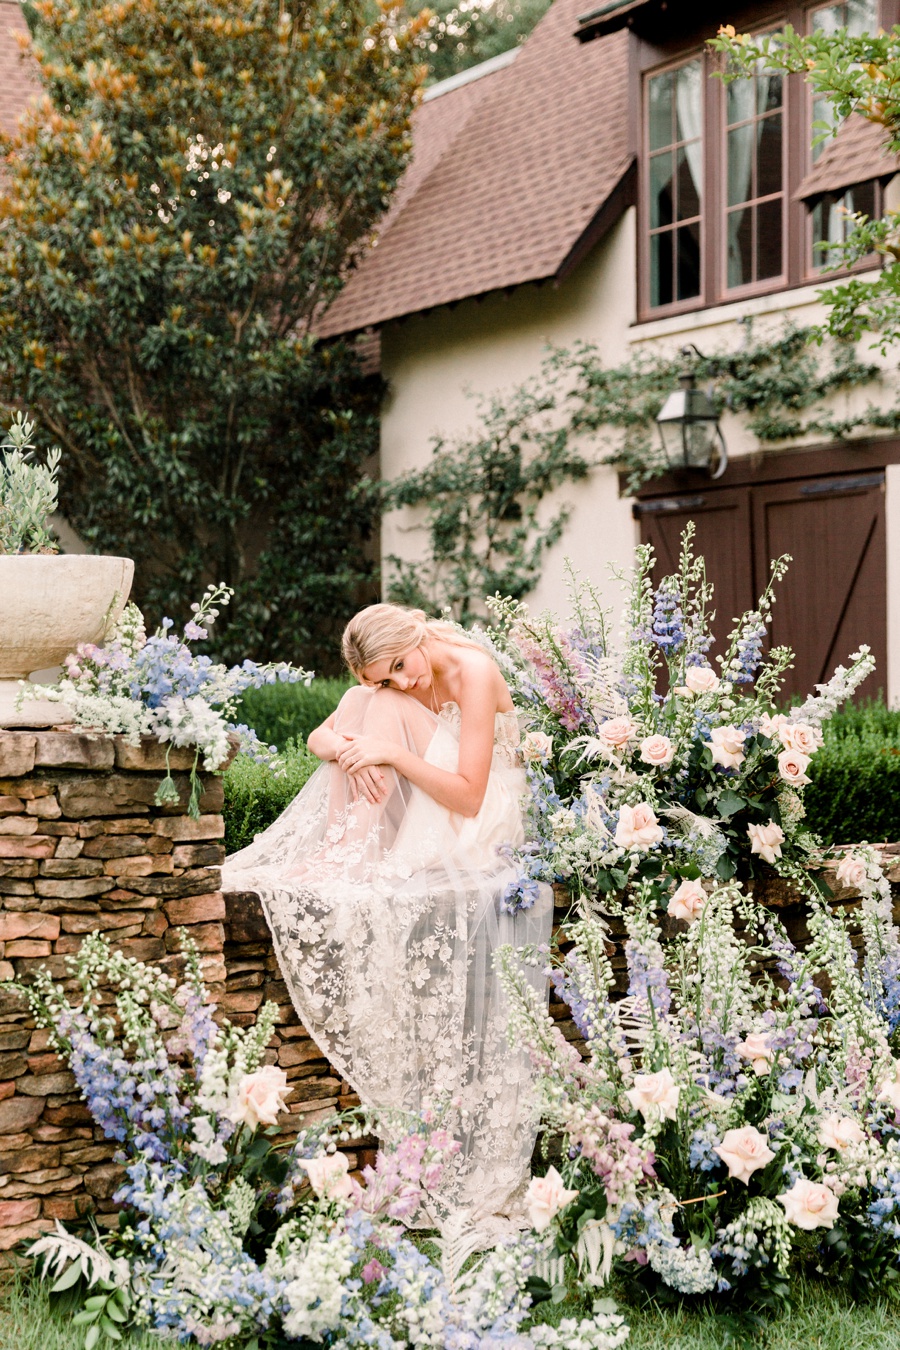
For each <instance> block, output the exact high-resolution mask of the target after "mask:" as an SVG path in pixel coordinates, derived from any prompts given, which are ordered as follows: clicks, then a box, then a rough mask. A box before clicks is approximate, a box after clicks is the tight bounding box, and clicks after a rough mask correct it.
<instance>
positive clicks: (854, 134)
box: [795, 113, 900, 201]
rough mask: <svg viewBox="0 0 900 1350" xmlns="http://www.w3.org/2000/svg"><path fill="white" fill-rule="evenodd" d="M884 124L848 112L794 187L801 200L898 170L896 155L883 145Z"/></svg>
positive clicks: (887, 176)
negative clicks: (814, 161)
mask: <svg viewBox="0 0 900 1350" xmlns="http://www.w3.org/2000/svg"><path fill="white" fill-rule="evenodd" d="M886 134H887V133H886V132H885V129H884V127H882V126H879V125H878V124H877V123H876V122H870V121H869V120H868V119H867V118H865V117H859V116H858V115H857V114H855V113H852V114H851V115H850V116H849V117H848V118H847V119H846V121H845V122H844V123H843V124H842V126H841V127H839V129H838V133H837V135H836V136H835V138H834V140H831V141H826V142H825V143H824V144H825V149H824V150H823V151H822V154H821V156H820V157H819V160H818V161H817V163H816V165H815V167H814V168H813V169H812V170H811V171H810V172H809V173H808V174H807V175H806V177H805V178H804V180H803V182H802V183H801V184H800V186H799V188H798V189H797V192H796V194H795V195H796V196H797V197H798V198H799V199H800V200H801V201H808V200H809V198H810V197H821V196H822V194H823V193H824V192H839V191H841V190H842V189H843V188H848V187H851V186H852V185H853V184H854V183H868V182H869V181H870V180H871V179H873V178H892V177H893V176H894V174H895V173H898V172H900V157H898V156H897V155H891V154H888V152H887V151H886V150H885V148H884V142H885V138H886Z"/></svg>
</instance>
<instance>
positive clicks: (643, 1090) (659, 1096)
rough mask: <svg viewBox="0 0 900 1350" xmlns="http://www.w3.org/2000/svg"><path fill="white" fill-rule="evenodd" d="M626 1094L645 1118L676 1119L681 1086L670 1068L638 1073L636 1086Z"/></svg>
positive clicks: (635, 1080)
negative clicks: (655, 1071)
mask: <svg viewBox="0 0 900 1350" xmlns="http://www.w3.org/2000/svg"><path fill="white" fill-rule="evenodd" d="M625 1096H626V1097H627V1098H628V1100H629V1101H630V1102H631V1105H632V1106H633V1107H634V1109H635V1111H640V1113H641V1115H642V1116H643V1117H644V1119H645V1120H674V1119H675V1117H676V1116H677V1114H678V1098H679V1097H680V1096H681V1088H680V1087H679V1086H678V1084H677V1083H676V1082H675V1079H674V1078H673V1077H672V1074H671V1073H670V1071H669V1070H668V1069H660V1070H659V1071H658V1072H657V1073H636V1074H635V1076H634V1087H632V1088H629V1089H628V1090H627V1091H626V1093H625Z"/></svg>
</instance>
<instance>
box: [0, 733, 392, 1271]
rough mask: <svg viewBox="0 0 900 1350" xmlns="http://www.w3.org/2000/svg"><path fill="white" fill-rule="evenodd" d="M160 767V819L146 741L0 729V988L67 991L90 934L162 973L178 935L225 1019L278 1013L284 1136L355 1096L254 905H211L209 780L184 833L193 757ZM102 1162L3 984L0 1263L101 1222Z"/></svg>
mask: <svg viewBox="0 0 900 1350" xmlns="http://www.w3.org/2000/svg"><path fill="white" fill-rule="evenodd" d="M170 759H171V767H172V770H173V776H174V778H175V782H176V785H177V787H178V789H179V802H178V804H177V805H172V806H165V807H158V806H155V805H154V801H153V799H154V795H155V793H156V789H157V787H158V786H159V782H160V778H161V776H162V774H163V773H164V772H165V748H164V747H163V746H161V745H160V744H159V743H158V742H156V741H153V740H149V739H148V740H145V741H144V742H143V743H142V745H141V746H140V747H132V746H129V745H127V744H125V743H124V741H123V740H122V738H121V737H114V736H103V735H88V734H80V733H74V732H72V731H69V730H64V729H55V730H50V731H18V730H16V731H0V981H7V980H17V981H22V982H27V981H28V980H29V978H31V976H32V973H33V972H34V971H35V970H36V969H37V968H38V967H40V966H43V967H46V968H47V969H49V971H50V972H51V974H52V975H53V976H54V978H55V979H57V980H60V981H62V982H63V983H65V981H66V979H67V976H68V975H69V971H68V966H67V964H66V957H67V956H71V955H72V953H74V952H77V950H78V948H79V947H80V945H81V943H82V941H83V940H84V937H85V935H86V934H87V933H91V932H94V931H96V930H101V931H103V932H104V933H106V934H108V936H109V939H110V941H111V942H112V944H113V946H115V947H116V948H118V949H120V950H121V951H123V952H125V953H126V954H127V955H129V956H132V957H136V958H137V959H138V960H141V961H145V962H149V963H152V964H155V965H158V966H159V967H160V969H161V970H165V971H167V972H173V971H176V970H177V969H178V966H179V962H180V961H181V957H180V955H179V951H180V939H179V931H178V930H179V929H183V930H184V931H186V932H187V933H189V934H190V935H191V937H192V938H193V940H194V942H195V943H196V945H197V947H198V948H199V950H200V953H201V961H202V968H203V973H204V977H205V979H206V981H207V983H208V985H209V988H210V990H211V992H212V994H213V996H214V998H215V999H216V1001H217V1002H218V1004H219V1007H220V1009H221V1012H222V1013H223V1014H224V1015H226V1016H228V1017H229V1018H230V1019H231V1020H232V1021H234V1022H236V1023H239V1024H241V1025H247V1024H248V1023H252V1022H253V1020H254V1018H255V1017H256V1014H257V1011H258V1009H259V1008H260V1007H261V1006H262V1004H263V1003H264V1002H265V1001H266V1000H269V999H270V1000H272V1001H274V1002H275V1003H277V1005H278V1019H277V1027H276V1034H275V1036H274V1037H273V1040H272V1043H271V1046H270V1049H269V1052H268V1056H267V1058H268V1059H269V1060H270V1061H271V1062H274V1063H278V1064H280V1065H281V1066H282V1067H283V1068H284V1070H285V1073H286V1074H287V1077H288V1079H289V1080H290V1084H291V1092H290V1096H289V1099H288V1113H287V1114H286V1115H285V1116H284V1117H283V1118H282V1122H281V1123H282V1126H283V1129H284V1131H285V1133H289V1132H291V1131H293V1130H295V1129H296V1128H297V1126H298V1124H299V1123H300V1122H301V1121H303V1120H307V1121H308V1120H310V1119H312V1118H314V1117H317V1116H320V1115H322V1114H325V1113H327V1112H328V1111H330V1110H332V1109H334V1108H335V1107H338V1106H344V1105H349V1104H351V1103H353V1102H354V1101H355V1098H353V1097H352V1096H351V1095H350V1092H349V1089H348V1087H347V1085H346V1084H343V1083H342V1082H341V1080H340V1078H339V1077H338V1076H337V1075H336V1074H335V1073H334V1072H333V1071H332V1069H331V1068H330V1066H329V1065H328V1064H327V1063H326V1061H325V1060H324V1059H323V1058H322V1056H321V1054H320V1053H319V1051H318V1049H317V1048H316V1046H315V1045H314V1044H313V1042H312V1041H311V1040H310V1039H309V1036H308V1035H307V1033H306V1031H305V1030H304V1028H303V1027H302V1026H301V1024H300V1022H299V1021H298V1019H297V1017H296V1014H295V1013H294V1010H293V1007H292V1006H291V1003H290V999H289V997H288V994H287V989H286V988H285V985H284V983H283V981H282V980H281V979H280V977H279V973H278V969H277V966H276V962H275V957H274V954H273V952H272V947H271V944H270V942H269V940H268V931H267V929H266V925H265V921H264V919H263V916H262V912H261V910H260V907H259V903H258V901H257V900H256V897H255V896H239V895H229V896H227V897H226V896H223V894H222V892H221V888H220V875H219V868H220V865H221V863H222V860H223V858H224V848H223V846H222V837H223V821H222V816H221V814H220V811H221V807H222V801H223V792H222V784H221V781H220V779H218V778H216V777H214V776H212V775H209V776H207V777H206V779H205V784H204V788H205V790H204V792H203V795H202V796H201V799H200V811H201V815H200V818H199V820H194V819H192V818H191V817H190V816H189V815H188V814H187V799H188V788H189V780H188V773H187V772H186V771H187V770H188V769H189V768H190V765H191V763H192V762H193V754H192V753H189V752H187V751H177V750H176V751H173V752H172V753H171V756H170ZM107 997H108V998H109V999H110V1000H111V999H112V993H111V991H110V992H109V993H108V995H107ZM114 1151H115V1145H114V1144H112V1143H111V1142H110V1141H108V1140H106V1139H104V1138H103V1135H102V1133H101V1132H100V1130H99V1129H98V1128H97V1126H95V1125H94V1123H93V1121H92V1119H91V1117H90V1114H89V1112H88V1110H87V1107H86V1106H85V1104H84V1102H83V1100H82V1098H81V1096H80V1094H79V1092H78V1091H77V1089H76V1086H75V1080H74V1078H73V1077H72V1075H71V1073H69V1072H68V1070H67V1069H66V1066H65V1065H64V1064H62V1063H61V1062H60V1060H59V1059H58V1058H57V1056H56V1055H55V1054H53V1052H52V1051H51V1049H50V1047H49V1037H48V1034H47V1032H46V1031H43V1030H40V1029H38V1028H36V1027H35V1025H34V1021H33V1019H32V1017H31V1016H30V1014H29V1011H28V1007H27V1004H26V1003H25V1001H24V999H23V998H22V996H21V995H20V994H18V993H17V992H16V991H15V990H13V989H10V988H9V987H8V986H7V987H0V1252H5V1251H9V1249H10V1248H12V1247H13V1246H14V1245H15V1244H16V1243H17V1242H19V1241H20V1240H21V1239H23V1238H26V1237H32V1236H34V1235H36V1234H38V1233H40V1232H42V1231H44V1230H46V1229H48V1228H52V1226H53V1221H54V1220H55V1219H62V1220H72V1219H74V1218H76V1217H77V1216H78V1215H79V1214H81V1213H85V1212H93V1213H94V1214H95V1215H96V1216H97V1219H98V1221H99V1222H101V1223H104V1222H107V1223H109V1222H113V1221H114V1211H115V1205H114V1202H113V1200H112V1195H113V1193H114V1191H115V1190H116V1188H117V1185H118V1181H119V1176H120V1168H119V1167H118V1166H117V1164H116V1163H115V1162H114V1161H113V1153H114ZM365 1160H366V1159H365V1158H354V1159H353V1161H354V1162H359V1161H365Z"/></svg>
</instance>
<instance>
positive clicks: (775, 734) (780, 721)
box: [759, 713, 787, 741]
mask: <svg viewBox="0 0 900 1350" xmlns="http://www.w3.org/2000/svg"><path fill="white" fill-rule="evenodd" d="M786 722H787V718H786V717H785V715H784V713H776V714H775V715H774V717H772V716H770V715H769V713H763V715H762V717H761V718H760V719H759V729H760V731H761V732H762V734H763V735H764V736H768V737H769V739H770V740H773V741H775V740H779V739H780V737H781V728H782V727H783V726H784V724H785V723H786Z"/></svg>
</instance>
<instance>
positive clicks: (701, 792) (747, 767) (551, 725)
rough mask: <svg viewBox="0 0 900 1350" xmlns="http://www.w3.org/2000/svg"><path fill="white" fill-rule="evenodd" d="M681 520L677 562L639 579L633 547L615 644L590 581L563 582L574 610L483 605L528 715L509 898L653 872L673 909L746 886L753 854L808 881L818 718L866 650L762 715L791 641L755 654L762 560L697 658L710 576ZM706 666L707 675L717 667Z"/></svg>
mask: <svg viewBox="0 0 900 1350" xmlns="http://www.w3.org/2000/svg"><path fill="white" fill-rule="evenodd" d="M693 535H694V526H693V522H691V523H690V524H689V525H688V526H687V528H686V529H685V531H684V533H683V535H682V541H681V554H680V560H679V569H678V571H677V572H676V573H674V574H673V575H671V576H666V577H663V578H662V579H661V580H660V582H659V584H658V585H656V586H654V585H653V582H652V580H651V571H652V568H653V550H652V548H651V547H650V546H649V545H642V546H640V547H639V548H638V549H637V554H636V563H635V568H634V572H633V575H632V578H631V581H630V583H629V585H628V599H627V604H626V607H625V616H626V633H625V638H624V641H623V643H622V644H621V649H620V650H616V649H615V648H614V645H613V643H612V641H611V639H610V636H609V629H608V619H607V615H606V614H605V613H604V611H603V610H602V609H601V608H600V606H599V604H598V603H597V601H596V597H595V596H594V594H593V592H592V591H591V590H590V588H589V587H584V586H580V585H578V584H576V585H574V587H573V591H574V608H575V617H574V619H573V621H572V622H571V623H570V624H569V625H567V626H565V625H560V624H558V623H557V622H556V621H555V620H554V618H553V617H552V616H546V617H543V618H539V619H532V618H531V617H529V615H528V613H527V611H526V610H525V608H524V607H523V606H522V605H520V604H517V603H515V602H511V601H502V600H499V599H497V600H494V601H493V602H492V605H493V608H494V611H495V614H496V617H497V620H498V626H497V629H496V630H495V633H494V635H493V636H492V638H491V639H490V640H491V641H492V643H493V646H494V651H495V654H496V655H497V658H498V659H499V660H500V662H501V664H502V665H503V666H504V669H505V673H506V674H507V678H508V680H509V683H510V685H511V686H512V688H513V691H514V698H515V701H516V703H517V706H518V708H519V709H520V711H521V713H522V715H523V719H524V720H525V722H526V724H527V733H526V735H525V737H524V743H523V753H524V756H525V759H526V764H527V768H528V778H529V785H530V789H531V792H530V823H529V829H528V830H527V837H528V840H529V842H528V844H527V845H526V846H525V848H524V849H523V850H521V851H520V854H519V860H520V863H521V880H520V881H519V882H518V883H514V884H513V885H512V886H511V887H510V889H509V892H508V894H507V897H506V902H507V905H508V907H509V908H510V909H513V910H515V909H517V908H522V907H524V906H527V905H528V904H531V903H533V900H534V897H535V895H536V891H537V886H538V883H539V882H553V881H562V882H564V883H565V884H566V886H567V887H568V889H569V891H570V893H571V894H572V896H573V898H574V899H577V898H579V897H582V896H584V897H588V898H594V899H596V898H597V897H602V896H606V895H610V894H612V893H616V892H621V891H624V890H625V889H626V888H628V887H636V886H640V885H641V884H642V883H643V882H652V883H653V884H654V886H655V891H656V896H657V900H658V901H659V903H660V904H661V905H666V904H667V905H668V906H669V909H670V913H672V914H675V915H676V916H677V917H687V916H688V913H689V912H690V911H691V910H692V908H696V907H697V906H698V905H700V904H702V903H703V898H704V896H705V894H706V888H708V886H709V885H710V884H718V883H720V882H725V881H729V880H731V879H732V878H734V877H737V878H738V879H740V880H747V879H749V878H750V877H752V876H753V875H754V874H756V873H757V872H758V871H759V868H760V865H761V864H767V865H769V866H771V867H773V868H775V870H776V871H777V872H779V873H780V874H781V875H783V876H788V877H792V878H794V879H795V880H801V881H802V883H803V885H804V887H806V888H808V887H809V886H810V885H812V886H815V885H816V880H815V877H814V875H812V876H811V874H810V873H809V870H808V866H807V865H808V863H809V862H810V859H812V858H814V857H815V856H816V853H817V848H818V841H817V840H816V839H815V837H814V836H813V835H812V834H810V832H809V831H808V830H806V829H805V828H804V825H803V818H804V814H805V812H804V806H803V789H804V787H805V785H806V784H807V783H808V782H809V774H808V769H809V766H810V762H811V760H812V758H813V756H814V755H815V753H816V751H817V750H818V749H819V747H820V746H821V744H822V732H821V727H822V723H823V722H824V721H825V720H826V719H827V718H828V717H830V716H831V715H832V714H833V713H834V712H835V710H836V709H837V708H838V706H839V705H840V704H841V703H842V702H844V701H845V700H846V699H847V698H848V697H849V696H850V695H851V694H852V693H853V691H854V690H855V689H856V688H858V686H859V685H860V684H861V683H862V681H863V680H864V679H865V678H866V677H867V676H868V675H869V674H870V673H871V672H872V670H873V669H874V660H873V658H872V656H871V654H870V652H869V649H868V648H867V647H861V648H860V650H859V651H858V652H855V653H854V654H853V656H852V657H851V658H850V665H849V668H846V669H845V668H844V667H843V666H839V667H838V668H837V670H836V671H835V674H834V676H833V677H832V679H831V680H830V681H829V682H828V683H827V684H824V685H820V686H818V687H817V692H816V693H815V694H814V695H812V696H811V697H810V698H808V699H806V701H805V702H804V703H802V704H800V705H799V706H797V707H793V708H791V709H790V711H789V712H787V713H782V712H779V711H777V700H778V696H779V691H780V688H781V684H782V676H783V674H784V672H785V670H786V669H787V667H788V666H789V665H790V662H791V655H792V654H791V652H790V650H789V649H788V648H786V647H774V648H772V649H771V650H770V651H769V652H768V653H766V652H765V645H764V644H765V637H766V628H767V624H768V622H769V619H770V617H771V612H772V606H773V604H774V598H775V597H774V588H775V586H776V584H777V582H778V581H779V580H780V579H781V577H782V576H783V575H784V572H785V570H786V568H787V565H788V563H789V561H790V559H789V558H788V557H787V556H785V557H783V558H780V559H778V560H777V561H776V562H774V563H773V565H772V575H771V579H770V582H769V584H768V586H767V587H766V590H765V592H764V594H763V595H762V596H761V598H760V600H759V602H758V604H757V607H756V609H754V610H752V611H750V612H748V613H746V614H744V615H743V616H742V617H741V618H740V619H739V620H737V621H736V624H735V627H734V630H733V631H732V633H731V636H730V638H729V640H728V645H727V648H726V650H725V652H724V653H722V654H721V655H719V656H718V658H717V659H716V661H715V662H713V661H712V660H711V658H710V648H711V646H712V636H711V632H710V619H711V613H710V607H711V603H712V587H711V586H710V584H709V583H708V582H707V580H706V574H705V565H704V561H703V559H702V557H697V556H695V555H694V552H693ZM716 667H718V669H716Z"/></svg>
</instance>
